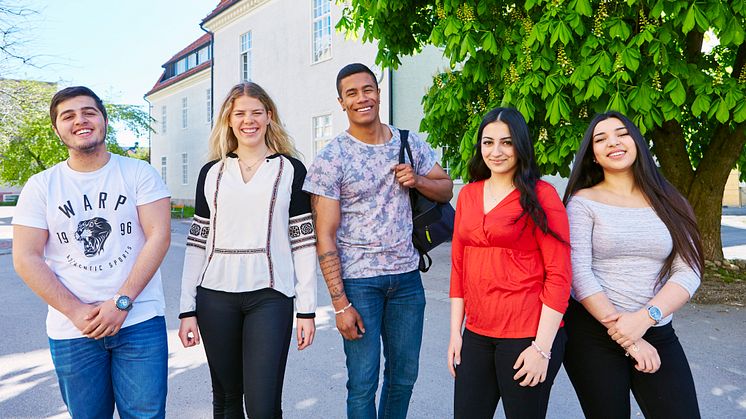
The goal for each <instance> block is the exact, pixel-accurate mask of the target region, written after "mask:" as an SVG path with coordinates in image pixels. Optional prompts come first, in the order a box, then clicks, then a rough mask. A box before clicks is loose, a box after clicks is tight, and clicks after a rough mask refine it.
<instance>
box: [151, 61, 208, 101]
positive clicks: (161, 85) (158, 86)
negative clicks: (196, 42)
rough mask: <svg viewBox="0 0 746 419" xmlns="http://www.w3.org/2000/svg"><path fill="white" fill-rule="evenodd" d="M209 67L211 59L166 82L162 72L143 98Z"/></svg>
mask: <svg viewBox="0 0 746 419" xmlns="http://www.w3.org/2000/svg"><path fill="white" fill-rule="evenodd" d="M211 65H212V59H209V60H207V61H205V62H204V63H202V64H200V65H198V66H197V67H194V68H190V69H189V70H188V71H185V72H183V73H181V74H179V75H178V76H174V77H171V78H170V79H167V80H163V77H164V76H165V75H166V71H165V70H164V71H163V73H162V74H161V77H160V78H159V79H158V81H157V82H156V83H155V85H154V86H153V88H152V89H150V91H149V92H148V93H145V96H150V95H152V94H153V93H155V92H157V91H159V90H163V89H165V88H166V87H168V86H170V85H172V84H174V83H176V82H177V81H180V80H184V79H185V78H187V77H189V76H191V75H193V74H197V73H199V72H200V71H202V70H204V69H206V68H210V66H211Z"/></svg>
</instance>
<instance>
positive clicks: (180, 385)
mask: <svg viewBox="0 0 746 419" xmlns="http://www.w3.org/2000/svg"><path fill="white" fill-rule="evenodd" d="M4 217H5V214H2V213H0V221H5V219H4ZM726 217H731V218H729V219H728V220H726ZM726 217H724V224H725V225H726V227H727V228H729V229H733V230H732V231H730V230H729V238H728V240H729V241H728V244H726V246H728V245H730V247H727V248H726V251H729V249H730V250H732V255H731V256H730V257H738V256H741V257H743V258H746V250H743V249H746V217H743V216H736V215H734V216H726ZM8 221H9V220H8ZM726 221H727V222H726ZM0 224H4V223H0ZM5 225H6V226H7V224H5ZM2 227H3V226H2V225H0V228H2ZM187 228H188V222H186V221H180V220H176V221H174V222H173V223H172V229H173V232H174V233H173V240H172V246H171V249H170V250H169V253H168V255H167V257H166V260H165V261H164V264H163V266H162V272H163V277H164V288H165V293H166V305H167V316H168V317H167V321H168V329H169V331H168V333H169V348H170V349H169V352H170V353H169V396H168V406H167V417H169V418H208V417H211V412H212V411H211V394H210V381H209V372H208V370H207V364H206V361H205V357H204V352H203V350H202V348H201V347H198V348H191V349H184V348H182V347H181V345H180V344H179V342H178V338H177V336H176V331H177V329H178V319H177V314H178V313H177V312H178V294H179V286H180V284H179V280H180V275H181V267H182V262H183V254H184V245H183V243H184V238H185V236H186V231H187ZM0 233H1V232H0ZM742 245H744V248H741V246H742ZM449 253H450V247H449V246H442V247H440V248H438V249H436V251H435V252H434V253H433V259H434V260H435V264H434V267H433V269H432V270H431V271H430V272H429V273H427V274H425V275H424V276H423V279H424V283H425V288H426V295H427V308H426V313H425V329H424V339H423V345H422V350H421V360H420V375H419V379H418V381H417V384H416V385H415V389H414V395H413V397H412V401H411V407H410V415H409V417H410V418H414V419H418V418H449V417H452V400H453V381H452V379H451V377H450V375H449V374H448V370H447V368H446V361H445V353H446V348H447V344H448V328H449V325H448V322H449V303H448V294H447V293H448V274H449V269H450V263H449ZM0 290H2V291H0V418H40V417H50V418H66V417H68V415H67V413H66V410H65V407H64V404H63V403H62V399H61V397H60V394H59V388H58V386H57V382H56V377H55V375H54V371H53V368H52V364H51V360H50V357H49V351H48V344H47V338H46V334H45V331H44V319H45V316H46V305H45V304H44V303H43V302H42V301H41V300H40V299H39V298H38V297H36V296H35V295H34V294H33V293H32V292H31V291H30V290H29V289H28V288H27V287H26V286H25V285H24V284H23V282H22V281H21V280H20V279H19V278H18V276H17V275H16V274H15V272H14V271H13V267H12V261H11V256H10V255H9V254H4V255H1V254H0ZM332 317H333V314H332V312H331V308H330V306H329V297H328V293H327V292H326V289H325V286H324V285H323V281H320V283H319V309H318V311H317V327H318V333H317V337H316V341H315V342H314V344H313V346H312V347H310V348H309V349H307V350H305V351H302V352H298V351H296V350H295V349H294V348H293V346H292V345H291V350H290V357H289V360H288V368H287V374H286V378H285V391H284V399H283V407H284V412H285V417H286V418H290V419H293V418H304V419H305V418H343V417H344V416H345V403H344V400H345V380H346V371H345V364H344V355H343V352H342V340H341V337H340V335H339V333H338V332H337V331H336V329H335V328H334V322H333V318H332ZM674 327H675V328H676V330H677V333H678V335H679V338H680V340H681V341H682V344H683V346H684V349H685V351H686V353H687V356H688V359H689V362H690V364H691V367H692V372H693V374H694V380H695V383H696V386H697V396H698V400H699V405H700V408H701V411H702V416H703V417H704V418H746V353H745V352H744V349H743V348H744V346H743V342H744V341H746V310H745V309H743V308H739V307H725V306H694V305H691V304H690V305H687V306H686V307H685V308H684V309H682V310H681V311H680V312H679V313H677V314H676V317H675V320H674ZM475 397H479V395H478V394H475ZM632 403H633V410H632V417H642V415H641V414H640V412H639V409H637V406H636V405H635V404H634V401H633V402H632ZM495 417H497V418H502V417H504V416H503V414H502V407H498V413H497V415H496V416H495ZM548 417H549V418H567V419H574V418H581V417H582V413H581V411H580V406H579V404H578V402H577V398H576V397H575V393H574V392H573V389H572V386H571V385H570V383H569V381H568V379H567V376H566V375H565V374H564V371H560V375H559V376H558V378H557V380H556V382H555V385H554V387H553V390H552V396H551V399H550V406H549V414H548Z"/></svg>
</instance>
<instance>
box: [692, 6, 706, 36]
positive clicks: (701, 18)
mask: <svg viewBox="0 0 746 419" xmlns="http://www.w3.org/2000/svg"><path fill="white" fill-rule="evenodd" d="M692 9H694V20H695V21H696V22H697V26H698V27H699V29H700V30H701V31H702V32H705V31H707V30H708V29H710V21H709V19H707V15H705V14H704V12H702V10H700V9H699V7H697V5H696V4H694V5H692Z"/></svg>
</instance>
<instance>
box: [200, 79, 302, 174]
mask: <svg viewBox="0 0 746 419" xmlns="http://www.w3.org/2000/svg"><path fill="white" fill-rule="evenodd" d="M241 96H248V97H251V98H254V99H256V100H258V101H260V102H262V105H264V109H265V110H266V111H267V112H269V113H270V115H271V116H270V120H269V125H268V126H267V134H266V135H265V136H264V143H265V144H266V145H267V147H269V149H270V150H271V151H273V152H275V153H280V154H285V155H288V156H297V154H298V152H297V151H296V149H295V145H294V144H293V140H292V138H290V135H289V134H288V132H287V131H286V130H285V127H283V125H282V122H281V121H280V114H279V113H278V112H277V106H275V103H274V102H273V101H272V98H270V97H269V95H268V94H267V92H266V91H265V90H264V89H262V87H261V86H259V85H258V84H256V83H254V82H250V81H247V82H242V83H239V84H237V85H235V86H233V87H232V88H231V90H230V92H228V96H227V97H226V98H225V100H224V101H223V105H222V106H220V113H219V114H218V118H217V121H215V126H214V127H213V128H212V132H211V133H210V145H209V152H208V160H219V159H220V160H222V159H225V158H226V156H227V155H228V153H230V152H233V151H235V150H236V148H238V140H237V139H236V136H235V135H234V134H233V130H232V129H231V127H230V117H231V111H232V110H233V103H234V102H235V101H236V99H238V98H239V97H241Z"/></svg>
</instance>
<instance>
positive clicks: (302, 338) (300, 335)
mask: <svg viewBox="0 0 746 419" xmlns="http://www.w3.org/2000/svg"><path fill="white" fill-rule="evenodd" d="M315 335H316V322H315V321H314V319H297V324H296V339H298V350H299V351H302V350H304V349H306V348H308V347H309V346H311V344H312V343H313V337H314V336H315Z"/></svg>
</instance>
